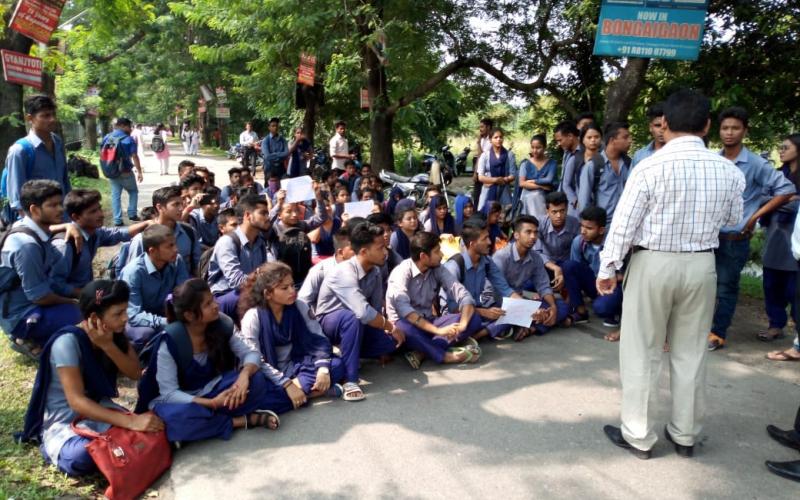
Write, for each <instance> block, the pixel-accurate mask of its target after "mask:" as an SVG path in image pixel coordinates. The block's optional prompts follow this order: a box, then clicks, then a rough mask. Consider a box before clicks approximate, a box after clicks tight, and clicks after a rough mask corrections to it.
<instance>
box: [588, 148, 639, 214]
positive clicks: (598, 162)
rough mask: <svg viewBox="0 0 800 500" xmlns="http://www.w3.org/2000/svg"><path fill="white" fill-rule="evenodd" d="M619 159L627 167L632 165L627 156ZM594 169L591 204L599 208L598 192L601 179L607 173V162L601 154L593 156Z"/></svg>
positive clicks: (624, 155) (623, 155)
mask: <svg viewBox="0 0 800 500" xmlns="http://www.w3.org/2000/svg"><path fill="white" fill-rule="evenodd" d="M619 159H620V161H622V162H623V163H624V164H625V165H630V164H631V159H630V157H629V156H628V155H626V154H622V155H621V156H620V157H619ZM598 167H599V168H598ZM592 168H594V183H593V184H592V203H591V204H592V205H595V206H597V190H598V189H600V177H602V175H603V172H605V171H606V161H605V159H604V158H603V155H601V154H600V153H595V154H594V156H592Z"/></svg>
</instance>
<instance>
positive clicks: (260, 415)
mask: <svg viewBox="0 0 800 500" xmlns="http://www.w3.org/2000/svg"><path fill="white" fill-rule="evenodd" d="M253 415H255V416H256V418H255V420H256V422H255V423H254V424H253V425H252V426H251V425H250V417H252V416H253ZM270 417H273V418H274V419H275V428H274V429H273V428H271V427H270V426H269V422H270ZM244 422H245V426H244V428H245V429H251V428H255V427H263V428H265V429H269V430H271V431H277V430H278V428H279V427H280V426H281V418H280V417H279V416H278V414H277V413H275V412H274V411H272V410H256V411H254V412H253V413H251V414H250V415H248V416H247V418H245V419H244Z"/></svg>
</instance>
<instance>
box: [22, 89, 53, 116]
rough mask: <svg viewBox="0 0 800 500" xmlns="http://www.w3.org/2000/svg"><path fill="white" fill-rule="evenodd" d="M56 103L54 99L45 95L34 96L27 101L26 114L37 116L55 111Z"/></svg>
mask: <svg viewBox="0 0 800 500" xmlns="http://www.w3.org/2000/svg"><path fill="white" fill-rule="evenodd" d="M55 110H56V102H55V101H54V100H53V98H52V97H50V96H46V95H43V94H37V95H32V96H30V97H28V98H27V99H25V114H28V115H31V116H33V115H35V114H36V113H39V112H41V111H55Z"/></svg>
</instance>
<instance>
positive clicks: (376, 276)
mask: <svg viewBox="0 0 800 500" xmlns="http://www.w3.org/2000/svg"><path fill="white" fill-rule="evenodd" d="M382 308H383V279H382V278H381V268H380V267H379V266H374V267H373V268H372V269H370V270H369V272H366V271H365V270H364V268H363V267H361V264H359V263H358V257H357V256H356V257H351V258H350V259H349V260H346V261H344V262H342V263H340V264H338V265H337V266H336V267H335V268H334V270H333V272H332V273H330V274H328V275H326V276H325V279H324V280H323V282H322V287H321V288H320V290H319V296H318V297H317V307H316V309H315V310H314V311H315V313H316V315H317V317H318V318H319V317H322V316H324V315H326V314H328V313H332V312H334V311H338V310H339V309H349V310H350V311H352V312H353V314H355V316H356V318H358V320H359V321H360V322H361V323H362V324H367V323H369V322H370V321H372V320H373V319H375V317H376V316H377V315H378V314H379V311H380V310H381V309H382Z"/></svg>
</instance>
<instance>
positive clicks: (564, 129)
mask: <svg viewBox="0 0 800 500" xmlns="http://www.w3.org/2000/svg"><path fill="white" fill-rule="evenodd" d="M559 133H560V134H562V135H565V134H566V135H574V136H575V137H578V136H579V135H580V133H581V132H580V130H578V126H577V125H576V124H575V122H573V121H571V120H564V121H561V122H558V125H556V128H555V129H554V130H553V134H559Z"/></svg>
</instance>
